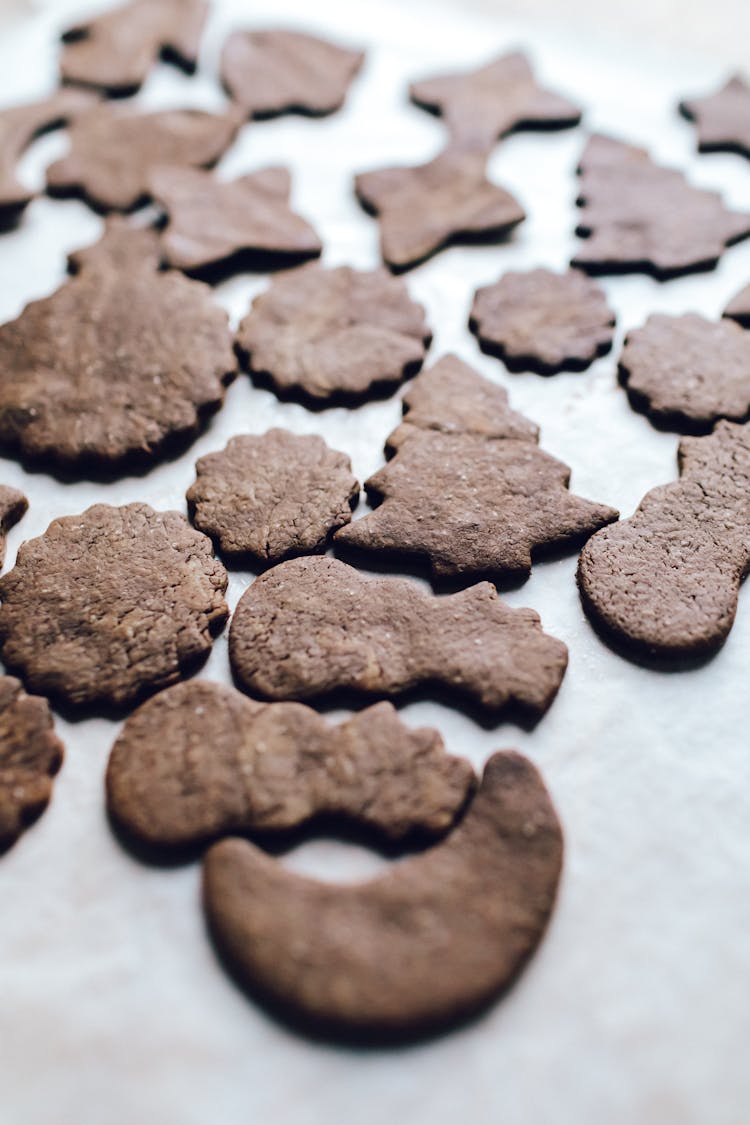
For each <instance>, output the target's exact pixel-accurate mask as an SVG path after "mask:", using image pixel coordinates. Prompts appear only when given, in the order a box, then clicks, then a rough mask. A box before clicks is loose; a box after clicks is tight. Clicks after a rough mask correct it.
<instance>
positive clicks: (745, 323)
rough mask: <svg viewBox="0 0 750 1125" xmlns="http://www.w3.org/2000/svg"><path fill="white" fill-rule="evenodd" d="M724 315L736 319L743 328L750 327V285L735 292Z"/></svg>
mask: <svg viewBox="0 0 750 1125" xmlns="http://www.w3.org/2000/svg"><path fill="white" fill-rule="evenodd" d="M724 316H727V317H729V319H730V320H736V321H737V323H738V324H741V325H742V327H743V328H750V285H746V286H745V288H744V289H741V290H740V291H739V293H736V294H735V296H734V297H733V298H732V300H731V301H730V302H729V304H728V305H727V307H726V308H725V309H724Z"/></svg>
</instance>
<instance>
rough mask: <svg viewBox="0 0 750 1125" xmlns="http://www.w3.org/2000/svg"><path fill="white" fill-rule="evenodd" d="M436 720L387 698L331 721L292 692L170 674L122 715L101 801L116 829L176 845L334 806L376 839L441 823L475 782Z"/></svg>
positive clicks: (444, 826) (163, 845) (330, 814)
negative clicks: (413, 714)
mask: <svg viewBox="0 0 750 1125" xmlns="http://www.w3.org/2000/svg"><path fill="white" fill-rule="evenodd" d="M474 781H475V778H474V771H473V769H472V767H471V766H470V764H469V763H468V762H467V761H465V760H464V759H463V758H454V757H452V756H451V755H449V754H448V753H446V750H445V747H444V745H443V740H442V739H441V737H440V735H439V734H438V733H437V731H434V730H429V729H427V728H420V729H418V730H412V729H410V728H409V727H406V726H404V724H403V723H402V722H401V720H400V719H399V717H398V713H397V711H396V710H395V708H394V707H393V706H392V704H390V703H376V704H375V705H374V706H372V707H368V708H367V709H366V710H365V711H362V712H361V713H360V714H358V715H355V716H354V718H352V719H348V720H347V721H346V722H343V723H340V724H338V725H332V724H330V723H327V722H326V721H325V720H324V719H322V718H321V717H320V716H319V715H318V714H317V712H316V711H313V710H312V709H311V708H310V707H305V706H304V705H303V704H301V703H268V704H263V703H256V702H255V701H254V700H251V699H248V698H247V696H244V695H242V694H241V693H240V692H238V691H235V689H234V688H229V687H224V686H222V685H221V684H215V683H205V682H201V681H198V682H194V683H189V684H177V685H175V686H174V687H171V688H168V689H167V691H164V692H161V693H160V694H159V695H157V696H156V697H155V698H154V699H150V700H149V701H148V702H147V703H144V704H143V706H142V707H140V708H139V709H138V710H137V711H136V712H135V713H134V714H133V715H131V717H130V718H129V719H128V720H127V722H126V723H125V726H124V727H123V730H122V732H121V734H120V736H119V738H118V739H117V741H116V742H115V744H114V746H113V748H112V753H111V755H110V759H109V765H108V768H107V804H108V808H109V812H110V815H111V816H112V818H113V820H114V821H115V823H116V824H117V825H118V826H119V827H120V828H121V829H123V830H124V832H125V833H126V836H127V837H128V838H129V839H131V840H135V841H137V842H138V843H140V844H142V845H145V846H147V847H149V848H152V849H154V848H155V849H170V848H173V849H178V848H179V849H185V848H188V847H195V846H196V845H200V844H205V843H206V842H208V841H210V840H214V839H216V838H217V837H220V836H226V835H235V834H237V833H249V834H254V833H273V832H288V831H290V830H293V829H298V828H301V827H302V826H304V825H306V824H309V823H310V822H312V821H313V820H315V819H316V818H326V819H330V818H335V819H341V820H344V821H346V822H350V823H354V824H356V825H359V826H361V827H363V828H366V829H370V830H371V831H373V832H375V833H376V834H377V835H378V836H379V837H380V838H381V839H384V840H385V841H396V840H403V839H404V838H406V837H409V836H411V835H413V834H414V833H419V834H420V835H425V834H426V835H429V836H437V835H442V834H443V833H444V832H447V831H448V829H449V828H450V827H451V825H452V824H453V822H454V820H455V818H456V816H457V815H458V813H459V811H460V810H461V809H462V808H463V806H464V805H465V803H466V800H467V798H468V796H469V794H470V793H471V791H472V789H473V786H474Z"/></svg>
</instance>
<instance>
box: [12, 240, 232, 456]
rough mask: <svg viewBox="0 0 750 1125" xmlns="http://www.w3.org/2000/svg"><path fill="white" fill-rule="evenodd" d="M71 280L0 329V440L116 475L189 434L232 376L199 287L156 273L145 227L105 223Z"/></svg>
mask: <svg viewBox="0 0 750 1125" xmlns="http://www.w3.org/2000/svg"><path fill="white" fill-rule="evenodd" d="M70 266H71V269H72V270H73V271H75V272H76V276H75V277H73V278H72V279H71V280H69V281H67V282H65V284H64V285H62V286H61V288H60V289H58V290H57V292H55V293H53V294H52V296H50V297H45V298H43V299H42V300H38V301H32V302H31V304H29V305H27V306H26V308H25V309H24V311H23V312H22V313H21V315H20V316H19V317H18V318H17V319H16V320H13V321H10V322H9V323H7V324H4V325H2V327H0V368H1V369H2V372H3V378H2V381H0V443H1V444H2V445H3V446H4V447H5V448H6V449H8V450H9V451H11V452H13V453H16V454H18V455H20V456H21V457H23V458H24V459H27V460H29V461H31V462H43V463H45V464H51V465H54V466H59V467H64V468H65V469H66V470H67V471H74V472H76V473H77V474H78V475H83V476H85V475H87V474H90V473H92V472H93V473H97V472H101V471H104V472H106V473H109V474H117V473H120V474H122V473H124V472H126V471H129V470H130V469H132V468H133V467H136V466H140V465H143V464H148V463H150V462H151V461H153V460H155V459H156V458H157V457H159V456H162V455H165V454H166V453H168V452H169V451H170V449H172V448H175V447H177V445H179V444H182V443H183V442H184V441H185V440H186V439H188V438H190V437H191V436H194V435H195V434H197V433H198V431H199V430H200V428H201V426H202V425H203V422H204V421H205V418H206V416H207V415H208V414H209V413H210V412H212V411H214V410H216V409H217V408H218V407H219V406H220V405H221V402H222V401H223V398H224V392H225V386H226V384H227V383H228V382H229V381H230V379H231V378H233V376H234V374H235V371H236V359H235V356H234V353H233V349H232V337H231V332H230V329H229V323H228V318H227V314H226V313H225V312H224V310H223V309H221V308H219V307H218V306H217V305H215V304H214V303H213V301H212V299H211V294H210V291H209V290H208V288H207V287H206V286H205V285H202V284H200V283H199V282H196V281H189V280H188V279H187V278H185V277H183V276H182V275H181V274H179V273H174V272H166V273H165V272H163V271H160V270H159V240H158V235H157V233H156V232H155V231H153V230H150V229H136V228H133V227H130V226H128V225H127V224H126V223H125V222H124V221H123V220H120V219H118V220H110V221H109V222H108V224H107V226H106V228H105V233H104V236H103V238H102V239H101V240H100V241H99V242H97V243H95V244H94V245H93V246H91V247H89V248H87V249H85V250H83V251H80V252H78V253H76V254H73V255H71V260H70Z"/></svg>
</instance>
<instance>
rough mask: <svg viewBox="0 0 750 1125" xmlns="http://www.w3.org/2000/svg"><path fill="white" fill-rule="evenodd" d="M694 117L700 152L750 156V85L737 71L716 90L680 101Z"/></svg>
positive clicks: (685, 114)
mask: <svg viewBox="0 0 750 1125" xmlns="http://www.w3.org/2000/svg"><path fill="white" fill-rule="evenodd" d="M680 113H681V114H682V116H683V117H686V118H687V119H688V121H694V122H695V124H696V127H697V132H698V150H699V152H738V153H739V154H740V155H741V156H747V157H748V158H749V159H750V85H749V84H748V83H747V82H746V81H745V80H744V78H742V77H741V76H740V75H739V74H735V75H734V77H732V78H730V79H729V81H728V82H725V84H724V85H723V86H722V87H720V89H718V90H717V91H716V92H715V93H713V94H709V95H707V96H706V97H705V98H689V99H686V100H685V101H682V102H680Z"/></svg>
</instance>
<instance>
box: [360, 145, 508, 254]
mask: <svg viewBox="0 0 750 1125" xmlns="http://www.w3.org/2000/svg"><path fill="white" fill-rule="evenodd" d="M485 167H486V158H485V155H484V153H482V152H477V151H468V150H467V149H465V148H462V147H461V146H458V145H456V146H450V147H448V148H446V149H445V150H444V151H443V152H441V153H440V155H439V156H437V157H435V159H434V160H431V161H430V162H429V163H428V164H418V165H416V166H415V167H396V168H380V169H378V170H377V171H373V172H362V173H360V175H358V176H356V177H355V182H354V183H355V191H356V193H357V198H358V199H359V201H360V203H361V204H362V206H363V207H364V209H365V210H366V211H368V212H369V213H370V214H372V215H377V216H378V219H379V221H380V249H381V253H382V256H383V261H384V262H385V263H386V264H387V265H388V266H389V267H390V268H391V269H392V270H393V271H394V272H395V273H400V272H402V271H403V270H408V269H411V267H412V266H416V265H419V263H420V262H423V261H424V260H425V258H429V257H431V256H432V255H433V254H436V253H437V251H438V250H442V249H443V248H444V247H446V246H448V245H450V244H451V243H454V242H491V241H497V240H498V239H499V238H502V237H504V236H505V235H507V234H508V233H509V232H510V231H511V230H512V229H513V227H515V226H518V224H519V223H520V222H522V220H523V219H524V218H525V215H524V212H523V208H522V207H521V205H520V204H519V203H518V201H517V200H516V199H514V197H513V196H512V195H511V194H510V192H507V191H505V190H504V189H503V188H501V187H498V186H497V184H493V183H491V182H490V181H489V180H488V179H487V176H486V174H485Z"/></svg>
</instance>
